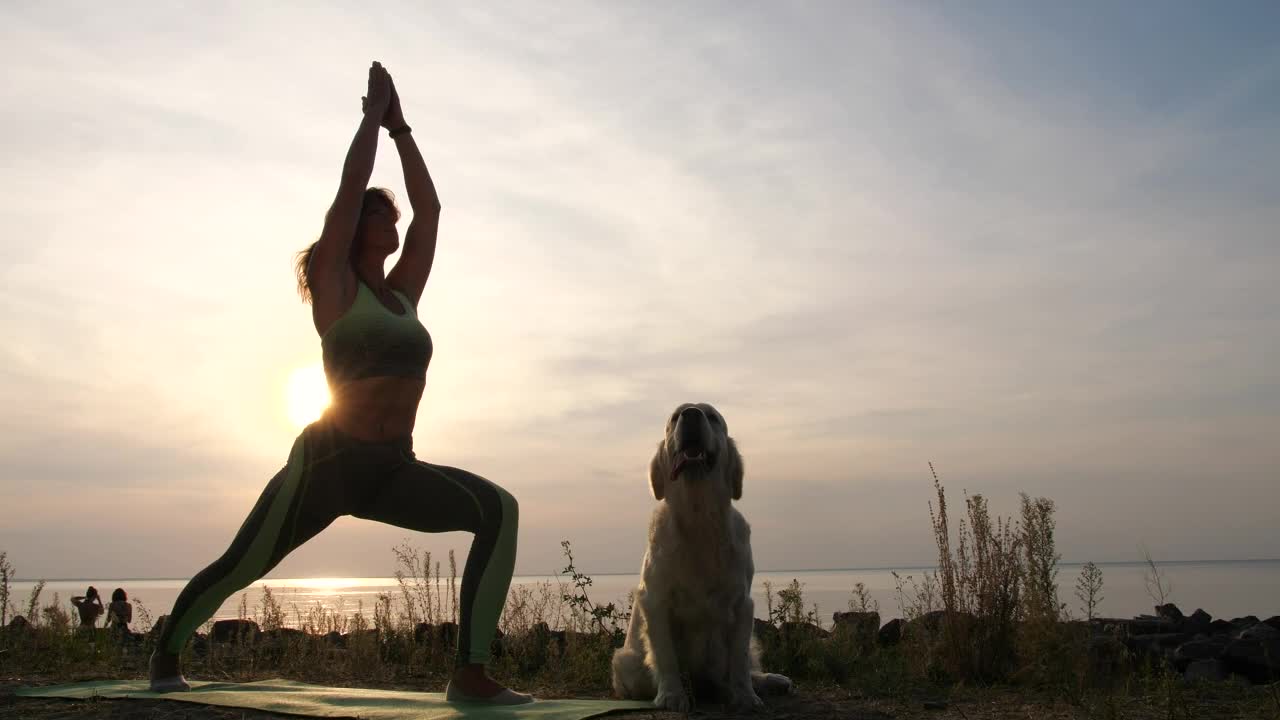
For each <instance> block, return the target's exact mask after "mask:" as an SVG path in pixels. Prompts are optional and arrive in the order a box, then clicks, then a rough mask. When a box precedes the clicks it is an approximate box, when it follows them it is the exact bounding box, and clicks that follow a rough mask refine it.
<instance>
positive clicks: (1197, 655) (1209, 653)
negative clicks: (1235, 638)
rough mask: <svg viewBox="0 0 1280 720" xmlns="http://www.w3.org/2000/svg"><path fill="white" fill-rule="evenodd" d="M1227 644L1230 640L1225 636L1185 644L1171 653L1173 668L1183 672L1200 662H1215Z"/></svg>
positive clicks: (1224, 650)
mask: <svg viewBox="0 0 1280 720" xmlns="http://www.w3.org/2000/svg"><path fill="white" fill-rule="evenodd" d="M1229 644H1231V640H1230V638H1228V637H1226V636H1225V635H1217V636H1215V637H1211V638H1206V639H1204V640H1192V641H1190V642H1185V643H1183V644H1181V645H1179V646H1178V649H1176V650H1174V651H1173V664H1174V667H1176V668H1178V669H1180V670H1185V669H1186V668H1187V667H1189V666H1190V665H1191V664H1192V663H1194V662H1198V661H1200V660H1216V659H1218V658H1220V657H1222V654H1223V653H1225V652H1226V651H1227V645H1229Z"/></svg>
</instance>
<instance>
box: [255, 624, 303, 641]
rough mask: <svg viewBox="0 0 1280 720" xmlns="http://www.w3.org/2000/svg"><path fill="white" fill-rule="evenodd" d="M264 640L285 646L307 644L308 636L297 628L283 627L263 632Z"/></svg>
mask: <svg viewBox="0 0 1280 720" xmlns="http://www.w3.org/2000/svg"><path fill="white" fill-rule="evenodd" d="M262 639H263V640H265V641H270V642H274V643H277V644H281V645H284V644H288V643H300V642H305V641H306V639H307V634H306V633H304V632H302V631H301V630H299V629H297V628H286V627H282V628H275V629H273V630H265V631H263V633H262Z"/></svg>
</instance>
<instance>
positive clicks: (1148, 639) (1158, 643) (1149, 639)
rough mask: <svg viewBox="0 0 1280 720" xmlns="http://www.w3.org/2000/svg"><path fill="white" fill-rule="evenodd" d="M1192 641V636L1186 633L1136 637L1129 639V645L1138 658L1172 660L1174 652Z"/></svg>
mask: <svg viewBox="0 0 1280 720" xmlns="http://www.w3.org/2000/svg"><path fill="white" fill-rule="evenodd" d="M1190 639H1191V636H1190V635H1187V634H1186V633H1153V634H1150V635H1134V636H1132V637H1130V638H1129V641H1128V645H1129V649H1130V650H1132V651H1133V654H1134V655H1136V656H1138V657H1144V656H1148V657H1151V658H1155V659H1169V660H1172V659H1173V654H1174V651H1175V650H1177V649H1178V647H1179V646H1180V645H1182V644H1183V643H1185V642H1187V641H1188V640H1190Z"/></svg>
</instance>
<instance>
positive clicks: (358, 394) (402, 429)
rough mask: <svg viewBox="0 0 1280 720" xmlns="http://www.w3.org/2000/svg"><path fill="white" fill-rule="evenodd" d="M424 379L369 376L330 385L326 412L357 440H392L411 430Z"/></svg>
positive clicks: (405, 434) (416, 413)
mask: <svg viewBox="0 0 1280 720" xmlns="http://www.w3.org/2000/svg"><path fill="white" fill-rule="evenodd" d="M424 385H425V381H423V380H418V379H415V378H402V377H372V378H365V379H363V380H353V381H350V382H348V383H346V384H344V385H342V386H340V387H337V388H332V393H333V398H332V400H331V402H330V403H329V410H328V412H327V415H328V416H329V417H330V418H331V419H332V420H333V423H334V424H335V425H337V426H338V429H339V430H341V431H342V432H344V433H346V434H348V435H350V436H352V437H354V438H358V439H360V440H366V441H369V442H379V441H382V440H395V439H398V438H402V437H406V436H408V435H411V434H412V433H413V425H414V421H415V419H416V418H417V416H418V402H419V401H420V400H421V399H422V389H423V387H424Z"/></svg>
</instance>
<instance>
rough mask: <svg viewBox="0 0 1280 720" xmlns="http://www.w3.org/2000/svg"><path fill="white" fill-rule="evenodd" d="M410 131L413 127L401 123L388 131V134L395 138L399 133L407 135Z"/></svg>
mask: <svg viewBox="0 0 1280 720" xmlns="http://www.w3.org/2000/svg"><path fill="white" fill-rule="evenodd" d="M411 132H413V128H411V127H409V126H408V125H401V126H400V127H398V128H396V129H395V130H392V131H391V132H390V133H389V135H391V137H393V138H397V137H400V136H401V135H408V134H409V133H411Z"/></svg>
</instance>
